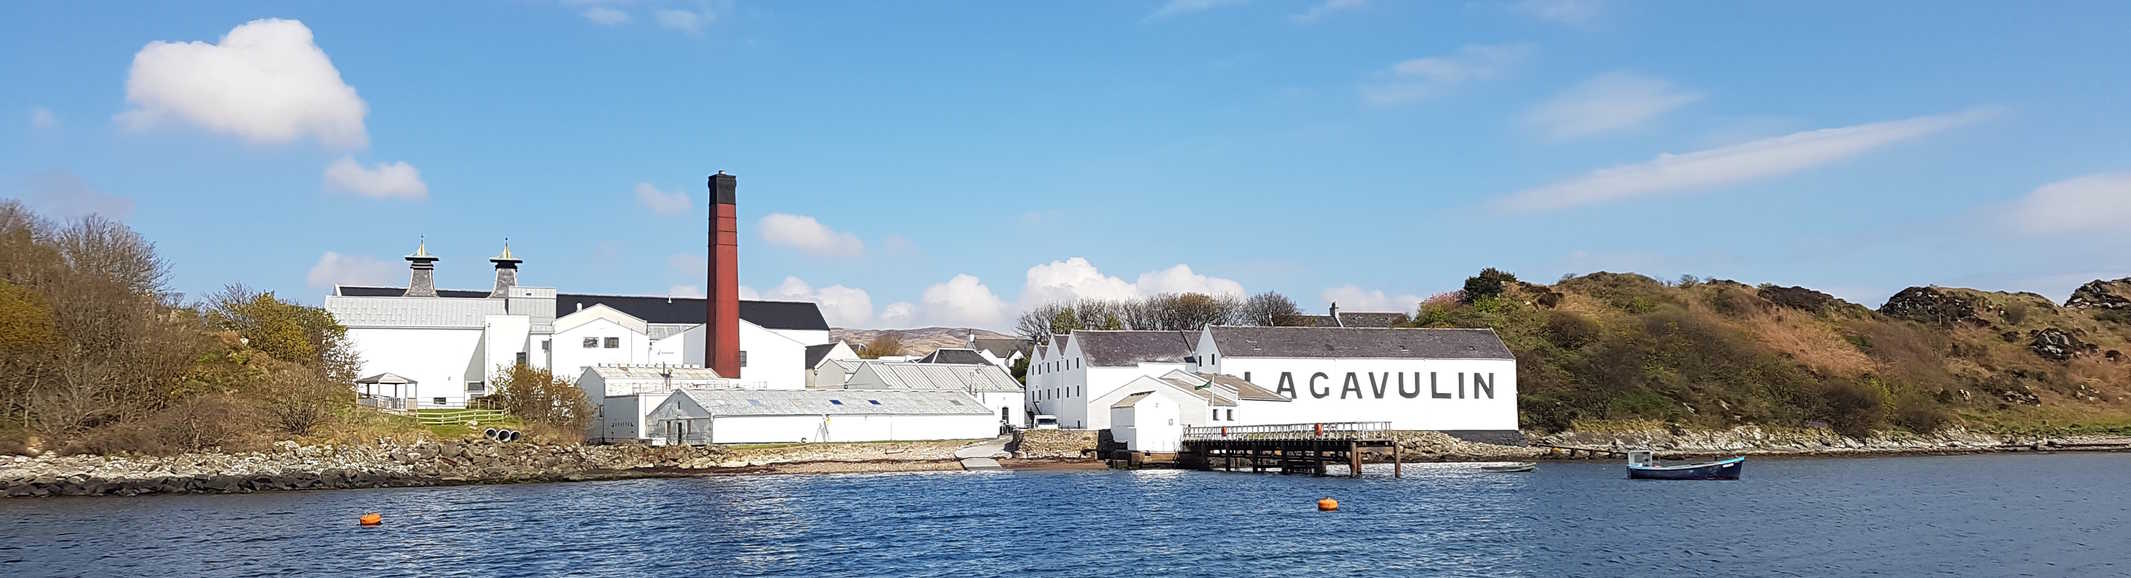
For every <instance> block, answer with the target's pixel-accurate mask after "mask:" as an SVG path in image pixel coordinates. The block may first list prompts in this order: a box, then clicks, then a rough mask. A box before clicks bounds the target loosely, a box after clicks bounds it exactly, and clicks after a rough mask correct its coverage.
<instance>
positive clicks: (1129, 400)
mask: <svg viewBox="0 0 2131 578" xmlns="http://www.w3.org/2000/svg"><path fill="white" fill-rule="evenodd" d="M1153 395H1154V392H1152V391H1142V392H1139V393H1135V394H1132V395H1128V396H1125V397H1123V398H1120V399H1118V400H1117V403H1113V404H1110V409H1123V408H1128V407H1132V406H1135V405H1139V402H1140V400H1142V399H1147V398H1148V397H1151V396H1153Z"/></svg>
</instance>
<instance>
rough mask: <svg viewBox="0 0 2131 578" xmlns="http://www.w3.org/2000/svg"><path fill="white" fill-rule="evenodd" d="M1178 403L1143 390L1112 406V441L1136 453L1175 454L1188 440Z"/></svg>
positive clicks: (1154, 391) (1156, 392)
mask: <svg viewBox="0 0 2131 578" xmlns="http://www.w3.org/2000/svg"><path fill="white" fill-rule="evenodd" d="M1180 411H1181V410H1180V409H1179V408H1178V407H1177V406H1176V401H1175V400H1174V399H1172V398H1170V397H1168V396H1164V395H1161V394H1159V393H1158V390H1149V391H1142V392H1139V393H1134V394H1132V395H1127V396H1125V397H1123V398H1121V399H1118V400H1117V402H1116V403H1112V404H1110V423H1111V424H1112V425H1111V426H1110V439H1111V440H1113V441H1116V442H1117V443H1121V444H1124V445H1125V449H1128V450H1132V451H1135V452H1174V451H1177V447H1178V446H1180V445H1181V442H1182V441H1183V438H1184V424H1183V423H1182V422H1181V421H1180V420H1179V419H1178V417H1179V415H1180Z"/></svg>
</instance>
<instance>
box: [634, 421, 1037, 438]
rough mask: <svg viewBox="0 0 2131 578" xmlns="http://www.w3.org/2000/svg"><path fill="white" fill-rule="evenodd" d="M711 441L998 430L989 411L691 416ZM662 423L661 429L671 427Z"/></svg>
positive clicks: (971, 434)
mask: <svg viewBox="0 0 2131 578" xmlns="http://www.w3.org/2000/svg"><path fill="white" fill-rule="evenodd" d="M687 421H688V422H689V428H690V429H692V430H693V431H694V433H695V434H697V435H707V436H708V437H709V441H710V443H718V444H749V443H785V442H801V441H804V442H871V441H920V440H956V439H982V438H990V437H993V436H996V435H998V433H999V422H998V420H997V419H996V418H994V417H993V416H985V415H974V414H972V415H831V416H822V415H796V416H721V417H714V418H710V419H694V420H687ZM670 429H671V426H670V425H669V424H668V423H666V422H662V423H660V424H659V429H658V431H660V432H662V435H663V432H665V431H669V430H670Z"/></svg>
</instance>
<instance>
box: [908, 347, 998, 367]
mask: <svg viewBox="0 0 2131 578" xmlns="http://www.w3.org/2000/svg"><path fill="white" fill-rule="evenodd" d="M917 362H918V363H947V364H964V365H967V364H984V365H990V364H991V362H989V361H985V360H984V356H982V355H977V350H975V349H955V348H941V349H934V350H932V353H927V354H925V356H924V357H920V358H918V361H917Z"/></svg>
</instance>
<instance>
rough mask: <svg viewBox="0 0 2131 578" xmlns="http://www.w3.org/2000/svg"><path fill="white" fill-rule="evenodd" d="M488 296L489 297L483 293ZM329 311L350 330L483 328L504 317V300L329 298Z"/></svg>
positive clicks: (327, 301) (327, 305) (327, 308)
mask: <svg viewBox="0 0 2131 578" xmlns="http://www.w3.org/2000/svg"><path fill="white" fill-rule="evenodd" d="M482 295H483V296H486V295H487V294H486V293H484V294H482ZM325 309H326V311H329V312H332V314H333V320H334V321H337V322H339V323H340V324H341V325H343V326H346V327H427V328H437V329H479V328H481V327H483V326H484V325H486V322H487V317H488V316H490V315H503V314H504V311H503V300H502V299H449V298H444V297H401V296H399V295H393V296H391V297H346V296H331V297H327V298H326V307H325Z"/></svg>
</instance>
